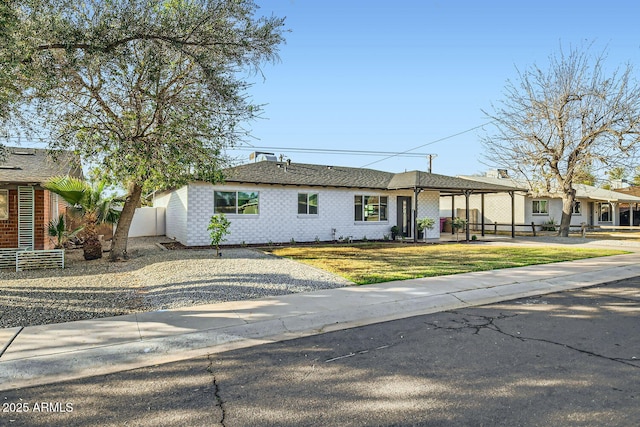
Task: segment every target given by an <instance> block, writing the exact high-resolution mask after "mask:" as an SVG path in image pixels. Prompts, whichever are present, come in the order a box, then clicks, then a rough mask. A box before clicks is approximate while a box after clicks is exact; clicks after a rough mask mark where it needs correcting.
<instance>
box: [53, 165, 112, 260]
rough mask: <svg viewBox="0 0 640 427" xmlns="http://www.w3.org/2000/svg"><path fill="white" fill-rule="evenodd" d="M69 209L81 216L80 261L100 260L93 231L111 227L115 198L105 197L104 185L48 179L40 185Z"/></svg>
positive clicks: (98, 246)
mask: <svg viewBox="0 0 640 427" xmlns="http://www.w3.org/2000/svg"><path fill="white" fill-rule="evenodd" d="M43 187H44V188H46V189H47V190H49V191H51V192H53V193H56V194H57V195H59V196H60V197H62V199H64V201H66V202H67V203H69V204H70V205H71V206H72V209H73V212H75V213H77V214H78V215H80V216H82V218H83V222H84V232H85V234H86V238H85V241H84V245H83V251H84V259H86V260H91V259H98V258H102V243H101V242H100V239H99V238H98V234H97V232H96V227H97V226H98V225H100V224H103V223H108V224H115V223H116V222H117V221H118V218H119V217H120V211H118V210H116V209H115V207H116V206H117V204H118V203H119V202H120V200H119V199H118V198H116V197H105V196H104V194H103V192H104V188H105V182H104V181H100V182H98V183H95V184H93V185H92V184H89V183H88V182H87V181H83V180H81V179H78V178H74V177H69V176H59V177H54V178H51V179H50V180H49V181H47V182H46V183H45V184H44V185H43Z"/></svg>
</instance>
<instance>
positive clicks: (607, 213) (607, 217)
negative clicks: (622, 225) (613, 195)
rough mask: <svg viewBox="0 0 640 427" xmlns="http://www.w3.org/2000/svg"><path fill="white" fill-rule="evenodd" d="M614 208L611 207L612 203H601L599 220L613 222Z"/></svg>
mask: <svg viewBox="0 0 640 427" xmlns="http://www.w3.org/2000/svg"><path fill="white" fill-rule="evenodd" d="M612 212H613V209H612V208H611V203H607V202H604V203H600V214H599V215H598V221H600V222H611V221H613V220H612V218H613V216H612Z"/></svg>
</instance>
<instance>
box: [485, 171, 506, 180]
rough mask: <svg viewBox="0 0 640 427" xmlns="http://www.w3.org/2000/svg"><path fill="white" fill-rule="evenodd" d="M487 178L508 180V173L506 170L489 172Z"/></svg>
mask: <svg viewBox="0 0 640 427" xmlns="http://www.w3.org/2000/svg"><path fill="white" fill-rule="evenodd" d="M487 177H489V178H500V179H506V178H509V171H508V170H507V169H496V170H490V171H488V172H487Z"/></svg>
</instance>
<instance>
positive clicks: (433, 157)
mask: <svg viewBox="0 0 640 427" xmlns="http://www.w3.org/2000/svg"><path fill="white" fill-rule="evenodd" d="M427 157H428V158H429V173H431V171H432V169H433V159H435V158H436V157H438V155H437V154H427Z"/></svg>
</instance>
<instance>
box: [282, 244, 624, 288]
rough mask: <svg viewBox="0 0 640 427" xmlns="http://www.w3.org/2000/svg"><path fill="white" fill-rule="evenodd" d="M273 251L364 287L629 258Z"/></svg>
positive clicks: (429, 248)
mask: <svg viewBox="0 0 640 427" xmlns="http://www.w3.org/2000/svg"><path fill="white" fill-rule="evenodd" d="M269 251H270V252H271V253H273V254H274V255H277V256H281V257H285V258H290V259H293V260H296V261H300V262H303V263H305V264H310V265H313V266H315V267H318V268H321V269H323V270H327V271H331V272H333V273H336V274H339V275H341V276H343V277H345V278H347V279H349V280H351V281H353V282H354V283H356V284H359V285H366V284H370V283H380V282H388V281H390V280H402V279H414V278H418V277H431V276H442V275H447V274H456V273H466V272H470V271H484V270H494V269H499V268H510V267H522V266H526V265H533V264H547V263H552V262H560V261H572V260H576V259H583V258H594V257H600V256H609V255H618V254H624V253H628V252H625V251H620V250H608V249H582V248H564V247H526V248H525V247H513V246H487V245H477V244H447V245H424V246H423V245H398V244H385V243H368V244H353V245H331V246H292V247H286V248H275V249H269Z"/></svg>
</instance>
